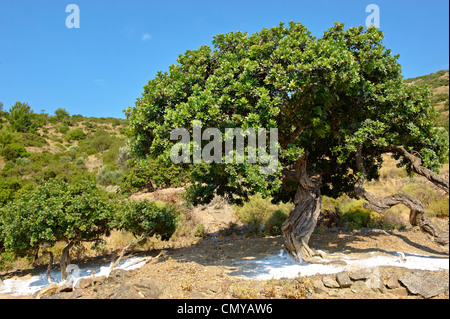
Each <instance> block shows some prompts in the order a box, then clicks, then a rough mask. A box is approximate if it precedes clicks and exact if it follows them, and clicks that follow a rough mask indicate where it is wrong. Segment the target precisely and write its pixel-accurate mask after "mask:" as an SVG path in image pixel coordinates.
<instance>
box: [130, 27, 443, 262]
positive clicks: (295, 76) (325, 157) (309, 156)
mask: <svg viewBox="0 0 450 319" xmlns="http://www.w3.org/2000/svg"><path fill="white" fill-rule="evenodd" d="M382 43H383V33H382V32H381V31H380V30H378V29H376V28H368V29H365V28H364V27H362V26H360V27H350V28H348V29H347V30H345V29H344V25H343V24H339V23H336V24H335V25H334V26H333V27H332V28H330V29H329V30H327V31H325V32H324V34H323V36H322V37H321V38H316V37H314V36H312V35H311V33H310V32H309V31H308V30H307V29H306V28H305V27H304V26H303V25H301V24H300V23H294V22H290V23H289V26H288V27H286V26H285V25H284V24H282V23H281V24H280V25H279V26H277V27H273V28H271V29H269V30H268V29H263V30H262V31H261V32H257V33H254V34H251V35H248V34H247V33H242V32H231V33H228V34H220V35H217V36H215V37H214V39H213V45H214V49H213V50H211V48H210V47H208V46H201V47H200V48H199V49H198V50H195V51H187V52H185V53H184V54H183V55H180V56H179V58H178V60H177V61H178V64H175V65H171V66H170V67H169V71H168V72H164V73H163V72H158V74H157V76H156V77H155V78H154V79H152V80H150V81H149V82H148V84H147V85H146V86H145V87H144V92H143V94H142V96H141V97H140V98H139V99H138V100H137V101H136V105H135V107H130V108H128V110H127V111H126V114H127V117H128V119H129V120H130V125H131V128H132V134H133V141H132V147H133V149H134V150H135V152H136V154H137V155H139V156H145V155H147V154H149V155H150V156H151V157H154V158H158V159H160V160H162V161H163V160H166V161H167V159H168V156H169V152H170V149H171V147H172V145H173V143H174V142H171V141H170V132H171V130H173V129H174V128H176V127H184V128H187V129H189V131H190V133H191V136H192V125H193V124H192V123H193V120H200V121H201V122H202V124H203V127H216V128H219V129H221V131H222V132H224V129H225V128H232V127H241V128H242V129H244V130H245V129H246V128H250V127H251V128H255V129H257V128H266V129H267V130H268V129H270V128H278V134H279V145H278V147H279V158H278V164H279V165H278V170H277V171H276V172H275V173H273V174H268V175H262V174H260V173H259V167H260V163H256V164H251V163H248V161H247V162H245V163H243V164H237V163H234V164H227V165H223V164H216V163H212V164H210V165H204V164H197V165H195V168H194V170H193V174H192V176H193V177H194V179H195V181H196V183H194V184H193V185H192V186H191V187H190V189H189V190H188V193H189V194H190V195H191V196H192V199H193V202H194V203H199V202H202V201H208V200H211V199H212V198H213V196H214V194H218V195H224V196H226V197H227V198H228V199H229V200H230V201H242V200H245V199H247V198H248V196H249V195H252V194H254V193H261V194H263V195H264V196H266V197H267V196H271V197H273V199H274V200H275V201H280V200H282V201H289V200H293V202H294V205H295V206H294V209H293V211H292V212H291V213H290V215H289V217H288V219H287V220H286V222H285V223H284V224H283V229H282V230H283V233H284V236H285V242H286V249H287V251H288V252H289V253H290V254H291V255H292V256H294V257H296V258H298V259H308V258H309V259H311V258H312V256H313V255H314V254H315V252H314V251H312V250H311V249H310V248H309V247H308V241H309V238H310V235H311V233H312V232H313V230H314V227H315V225H316V221H317V217H318V215H319V213H320V206H321V195H322V194H324V195H328V196H331V197H338V196H340V195H341V194H343V193H347V194H349V195H350V196H352V197H358V196H361V197H363V198H364V199H366V200H367V201H368V202H369V204H368V207H369V208H371V209H375V207H377V206H376V204H377V203H376V200H378V198H375V197H374V196H370V194H368V193H367V192H365V191H364V189H363V182H364V181H365V180H372V179H377V178H378V177H379V169H380V167H381V165H382V163H383V157H382V155H383V154H385V153H393V154H394V157H396V158H397V159H401V162H400V165H402V166H404V167H405V168H406V169H407V170H408V172H415V173H418V174H421V175H423V176H425V177H427V178H428V179H429V180H430V181H431V182H433V183H435V184H436V185H445V184H446V185H447V187H446V189H447V192H448V181H442V180H441V179H440V178H439V176H438V175H437V174H436V172H438V170H439V167H440V163H441V162H442V161H443V160H444V158H445V156H446V154H447V152H448V135H447V134H446V133H445V132H444V131H442V130H440V129H437V128H435V127H434V126H433V123H434V118H435V116H436V114H435V112H434V110H433V108H432V107H431V105H430V99H429V91H428V90H427V89H425V88H423V87H414V86H407V85H405V84H404V83H403V77H402V75H401V67H400V65H399V64H398V62H397V60H398V56H392V54H391V51H390V50H389V49H387V48H385V47H384V46H383V44H382ZM208 142H209V141H204V143H205V144H206V143H208ZM268 144H269V143H267V145H268ZM402 150H405V151H406V153H405V152H403V151H402ZM412 154H414V155H412ZM419 159H420V160H419ZM443 189H445V186H444V188H443ZM396 199H397V201H396V203H397V204H398V203H406V201H408V200H411V199H410V198H407V197H405V196H403V197H402V196H400V197H399V196H397V197H396ZM381 202H382V201H378V204H380V203H381ZM383 203H385V202H383ZM385 204H386V203H385ZM391 204H394V203H391V202H389V203H388V204H386V205H385V206H383V209H384V208H385V207H387V206H389V205H391ZM409 207H411V208H412V210H411V216H413V215H414V216H419V219H420V218H421V217H420V216H423V214H422V215H421V214H420V213H418V214H416V213H415V212H418V211H420V209H419V210H417V208H420V207H418V206H414V207H413V206H411V205H410V206H409ZM413 208H414V209H413ZM381 210H382V209H381V208H379V209H378V208H377V211H381ZM413 220H415V221H416V220H417V218H412V223H413V224H414V221H413ZM426 223H428V224H429V221H427V222H426ZM418 225H419V226H420V227H421V228H422V229H423V230H425V231H426V230H427V227H426V226H425V224H424V220H423V218H422V219H421V222H420V223H418ZM433 235H434V236H435V238H436V239H437V240H438V241H439V242H445V241H447V243H448V234H446V235H445V234H443V233H439V232H435V233H434V234H433ZM446 238H447V239H446Z"/></svg>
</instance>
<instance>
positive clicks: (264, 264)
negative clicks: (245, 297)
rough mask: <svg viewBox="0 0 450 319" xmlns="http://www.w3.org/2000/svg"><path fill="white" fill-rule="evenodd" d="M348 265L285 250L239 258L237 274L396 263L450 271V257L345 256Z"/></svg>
mask: <svg viewBox="0 0 450 319" xmlns="http://www.w3.org/2000/svg"><path fill="white" fill-rule="evenodd" d="M342 260H343V261H345V262H346V263H347V265H345V266H342V265H333V264H311V263H307V262H301V263H300V262H298V261H296V260H294V259H292V258H291V257H290V256H289V255H288V254H286V253H285V252H284V251H280V253H279V254H274V255H268V256H266V257H265V258H262V259H258V260H242V261H238V262H237V264H238V266H239V268H240V269H239V271H237V272H236V273H235V274H238V275H239V276H243V277H246V278H254V279H262V280H268V279H280V278H295V277H298V276H312V275H316V274H333V273H338V272H341V271H344V270H347V269H350V268H351V269H354V268H375V267H378V266H396V267H404V268H409V269H421V270H447V271H448V270H449V258H448V257H435V256H424V255H415V254H406V253H397V254H392V255H376V253H370V254H369V257H366V258H357V259H354V258H351V257H345V256H344V257H343V258H342Z"/></svg>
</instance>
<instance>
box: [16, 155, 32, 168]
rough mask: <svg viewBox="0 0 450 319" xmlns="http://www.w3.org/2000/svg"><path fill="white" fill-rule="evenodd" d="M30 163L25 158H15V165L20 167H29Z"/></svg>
mask: <svg viewBox="0 0 450 319" xmlns="http://www.w3.org/2000/svg"><path fill="white" fill-rule="evenodd" d="M31 163H32V161H31V160H30V159H29V158H27V157H19V158H16V164H17V165H19V166H22V167H26V166H30V165H31Z"/></svg>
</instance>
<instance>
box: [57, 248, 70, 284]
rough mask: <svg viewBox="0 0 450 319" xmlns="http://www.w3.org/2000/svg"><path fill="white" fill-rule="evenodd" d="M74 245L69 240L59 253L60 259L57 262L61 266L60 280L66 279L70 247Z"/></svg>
mask: <svg viewBox="0 0 450 319" xmlns="http://www.w3.org/2000/svg"><path fill="white" fill-rule="evenodd" d="M73 245H74V242H73V241H70V242H69V243H68V244H67V246H66V247H64V249H63V251H62V255H61V260H60V262H59V264H60V267H61V281H65V280H67V271H66V268H67V265H69V264H70V248H72V246H73Z"/></svg>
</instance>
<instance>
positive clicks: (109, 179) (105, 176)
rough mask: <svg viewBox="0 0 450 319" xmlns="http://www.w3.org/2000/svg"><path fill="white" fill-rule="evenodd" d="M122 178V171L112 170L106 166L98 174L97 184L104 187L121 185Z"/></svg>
mask: <svg viewBox="0 0 450 319" xmlns="http://www.w3.org/2000/svg"><path fill="white" fill-rule="evenodd" d="M122 177H123V173H122V170H120V169H118V170H110V168H108V167H107V166H105V167H103V168H102V169H101V170H100V172H99V173H98V175H97V182H98V183H99V184H100V185H102V186H109V185H119V184H120V182H121V181H122Z"/></svg>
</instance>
